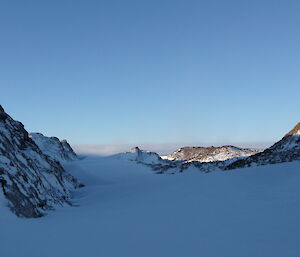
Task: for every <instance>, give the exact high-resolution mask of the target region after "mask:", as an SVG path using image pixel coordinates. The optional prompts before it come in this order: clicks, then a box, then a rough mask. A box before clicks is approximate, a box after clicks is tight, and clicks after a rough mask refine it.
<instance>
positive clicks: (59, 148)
mask: <svg viewBox="0 0 300 257" xmlns="http://www.w3.org/2000/svg"><path fill="white" fill-rule="evenodd" d="M29 136H30V137H31V138H32V140H33V141H34V142H35V143H36V144H37V146H38V147H39V148H40V149H41V151H42V152H43V154H45V155H47V156H49V157H51V158H52V159H54V160H56V161H59V162H61V161H70V160H76V159H78V157H77V155H76V153H75V152H74V151H73V149H72V148H71V146H70V145H69V143H68V142H67V141H66V140H59V139H58V138H57V137H46V136H44V135H43V134H41V133H30V134H29Z"/></svg>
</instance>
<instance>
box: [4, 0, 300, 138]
mask: <svg viewBox="0 0 300 257" xmlns="http://www.w3.org/2000/svg"><path fill="white" fill-rule="evenodd" d="M299 9H300V2H299V1H276V0H272V1H268V0H260V1H255V0H254V1H243V0H239V1H229V0H228V1H220V0H219V1H217V0H210V1H200V0H198V1H188V0H186V1H176V0H175V1H174V0H172V1H171V0H165V1H163V0H160V1H156V0H151V1H143V0H139V1H133V0H122V1H114V0H110V1H64V0H60V1H40V0H39V1H30V0H28V1H2V2H1V3H0V33H1V34H0V35H1V40H0V60H1V61H0V89H1V104H2V105H3V107H4V108H5V109H6V110H7V112H8V113H9V114H11V115H12V116H13V117H14V118H16V119H18V120H21V121H22V122H23V123H24V124H25V127H26V128H27V129H28V130H29V131H39V132H42V133H45V134H46V135H49V136H52V135H55V136H58V137H61V138H67V139H68V140H69V141H70V142H71V143H73V144H147V143H148V144H149V143H151V144H177V143H192V144H193V143H195V144H202V143H203V144H218V143H223V142H224V143H233V144H240V143H243V142H273V141H275V140H277V139H279V138H280V137H281V136H282V135H283V134H284V133H285V132H287V131H288V130H289V129H291V128H292V127H293V126H294V125H295V124H296V123H297V122H298V121H299V113H298V112H299V109H300V108H299V107H300V101H299V95H300V73H299V67H300V47H299V45H300V33H299V27H300V16H299Z"/></svg>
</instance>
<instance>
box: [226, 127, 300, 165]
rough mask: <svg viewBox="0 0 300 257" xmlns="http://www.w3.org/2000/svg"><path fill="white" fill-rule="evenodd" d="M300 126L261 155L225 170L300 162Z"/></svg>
mask: <svg viewBox="0 0 300 257" xmlns="http://www.w3.org/2000/svg"><path fill="white" fill-rule="evenodd" d="M299 131H300V124H299V123H298V124H297V125H296V126H295V128H293V129H292V130H291V131H290V132H289V133H287V134H286V135H285V136H284V137H283V138H282V139H281V140H280V141H278V142H277V143H275V144H274V145H272V146H271V147H269V148H267V149H266V150H265V151H263V152H261V153H257V154H255V155H252V156H250V157H247V158H245V159H242V160H238V161H235V162H233V163H231V164H230V165H228V166H227V167H226V168H225V169H236V168H243V167H250V166H259V165H266V164H274V163H282V162H291V161H295V160H300V133H299Z"/></svg>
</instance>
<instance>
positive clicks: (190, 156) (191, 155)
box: [163, 145, 260, 162]
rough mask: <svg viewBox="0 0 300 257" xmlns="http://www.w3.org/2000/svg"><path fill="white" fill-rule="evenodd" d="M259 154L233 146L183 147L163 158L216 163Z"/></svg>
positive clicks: (250, 149)
mask: <svg viewBox="0 0 300 257" xmlns="http://www.w3.org/2000/svg"><path fill="white" fill-rule="evenodd" d="M258 152H260V150H258V149H252V148H239V147H235V146H231V145H227V146H220V147H214V146H211V147H183V148H180V149H178V150H176V151H175V152H173V153H172V154H170V155H168V156H166V157H163V158H164V159H167V160H176V161H188V162H195V161H198V162H216V161H225V160H228V159H233V158H240V157H247V156H250V155H253V154H256V153H258Z"/></svg>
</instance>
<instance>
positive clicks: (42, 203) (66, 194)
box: [0, 107, 80, 218]
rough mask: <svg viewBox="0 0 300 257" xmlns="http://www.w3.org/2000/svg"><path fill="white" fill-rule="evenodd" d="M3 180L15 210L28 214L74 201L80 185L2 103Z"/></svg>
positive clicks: (0, 180)
mask: <svg viewBox="0 0 300 257" xmlns="http://www.w3.org/2000/svg"><path fill="white" fill-rule="evenodd" d="M0 184H1V191H2V193H3V194H4V196H5V197H6V199H7V205H8V207H9V208H10V209H11V211H13V212H14V213H15V214H16V215H17V216H20V217H27V218H32V217H41V216H43V215H44V214H45V212H46V211H47V210H52V209H54V208H55V207H57V206H64V205H71V202H70V197H71V195H70V192H71V190H74V189H75V188H77V187H79V186H80V184H79V182H78V181H77V179H75V178H74V177H72V176H71V175H70V174H68V173H67V172H66V171H65V170H64V169H63V167H62V166H61V165H60V163H59V162H57V161H55V160H53V159H52V158H49V157H48V156H47V155H45V154H43V152H42V151H41V150H40V148H39V147H38V146H37V144H36V143H35V142H34V141H33V140H32V139H31V138H30V137H29V134H28V132H27V131H26V130H25V129H24V126H23V124H22V123H20V122H18V121H15V120H13V119H12V118H11V117H10V116H9V115H8V114H7V113H5V111H4V109H3V108H2V107H0Z"/></svg>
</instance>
